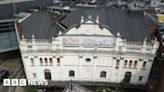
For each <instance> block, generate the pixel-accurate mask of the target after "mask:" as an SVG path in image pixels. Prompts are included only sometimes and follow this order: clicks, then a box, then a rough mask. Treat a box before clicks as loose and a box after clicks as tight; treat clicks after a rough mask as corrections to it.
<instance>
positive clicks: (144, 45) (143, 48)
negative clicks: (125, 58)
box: [142, 38, 147, 54]
mask: <svg viewBox="0 0 164 92" xmlns="http://www.w3.org/2000/svg"><path fill="white" fill-rule="evenodd" d="M146 46H147V39H146V38H145V40H144V42H143V47H142V53H143V54H144V53H145V51H146Z"/></svg>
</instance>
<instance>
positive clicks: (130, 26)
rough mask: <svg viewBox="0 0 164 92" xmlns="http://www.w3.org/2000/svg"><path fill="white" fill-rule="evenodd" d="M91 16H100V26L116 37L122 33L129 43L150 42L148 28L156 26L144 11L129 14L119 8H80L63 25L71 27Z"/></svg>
mask: <svg viewBox="0 0 164 92" xmlns="http://www.w3.org/2000/svg"><path fill="white" fill-rule="evenodd" d="M89 15H91V16H92V18H94V19H96V17H97V16H99V19H100V24H102V25H106V26H108V27H109V28H110V31H111V33H113V34H114V35H116V34H117V32H120V34H121V37H122V38H124V39H126V40H127V41H143V40H144V39H145V37H147V39H148V40H150V38H151V37H150V36H151V35H150V33H149V32H148V26H150V25H154V24H155V23H154V22H153V21H151V20H150V19H149V18H148V17H145V16H144V14H143V12H142V11H130V12H129V13H128V12H127V10H122V9H118V8H103V9H95V8H78V9H77V10H76V11H74V12H72V13H71V14H70V15H69V16H67V17H66V18H65V19H64V20H63V21H62V23H63V24H65V25H66V26H67V27H70V26H71V25H75V24H77V23H78V24H79V23H80V19H81V16H84V19H87V18H88V16H89ZM93 31H94V30H93Z"/></svg>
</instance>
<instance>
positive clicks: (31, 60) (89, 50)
mask: <svg viewBox="0 0 164 92" xmlns="http://www.w3.org/2000/svg"><path fill="white" fill-rule="evenodd" d="M55 16H56V15H53V14H52V13H49V12H45V11H42V12H41V11H39V12H34V13H32V14H31V15H30V16H28V17H26V18H25V19H24V20H22V21H21V22H20V23H19V25H20V28H19V29H18V30H17V32H18V35H19V37H18V39H19V48H20V51H21V55H22V62H23V65H24V69H25V73H26V77H27V79H34V80H49V81H53V82H56V81H62V82H64V81H70V80H73V81H79V82H84V81H87V82H105V83H120V82H129V83H132V84H145V83H146V82H147V80H148V78H149V73H150V70H151V67H152V64H153V60H154V57H155V56H156V50H157V49H158V47H159V43H158V41H157V40H156V38H154V37H153V36H152V35H151V33H149V32H148V29H149V28H148V27H149V25H152V24H153V22H152V21H151V20H150V19H149V18H148V17H147V16H145V15H144V12H143V11H138V10H136V11H129V10H122V9H118V8H110V9H90V8H89V9H88V8H79V9H76V10H75V11H74V12H72V13H71V14H69V15H68V16H67V17H66V18H65V19H64V20H62V21H60V23H59V22H58V21H57V18H56V17H55ZM61 23H63V24H61ZM62 25H65V27H63V26H62Z"/></svg>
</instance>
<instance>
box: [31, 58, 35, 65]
mask: <svg viewBox="0 0 164 92" xmlns="http://www.w3.org/2000/svg"><path fill="white" fill-rule="evenodd" d="M30 61H31V65H32V66H34V59H33V58H30Z"/></svg>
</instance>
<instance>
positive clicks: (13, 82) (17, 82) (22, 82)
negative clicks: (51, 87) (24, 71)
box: [3, 79, 48, 86]
mask: <svg viewBox="0 0 164 92" xmlns="http://www.w3.org/2000/svg"><path fill="white" fill-rule="evenodd" d="M27 85H48V81H44V80H27V79H3V86H27Z"/></svg>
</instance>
